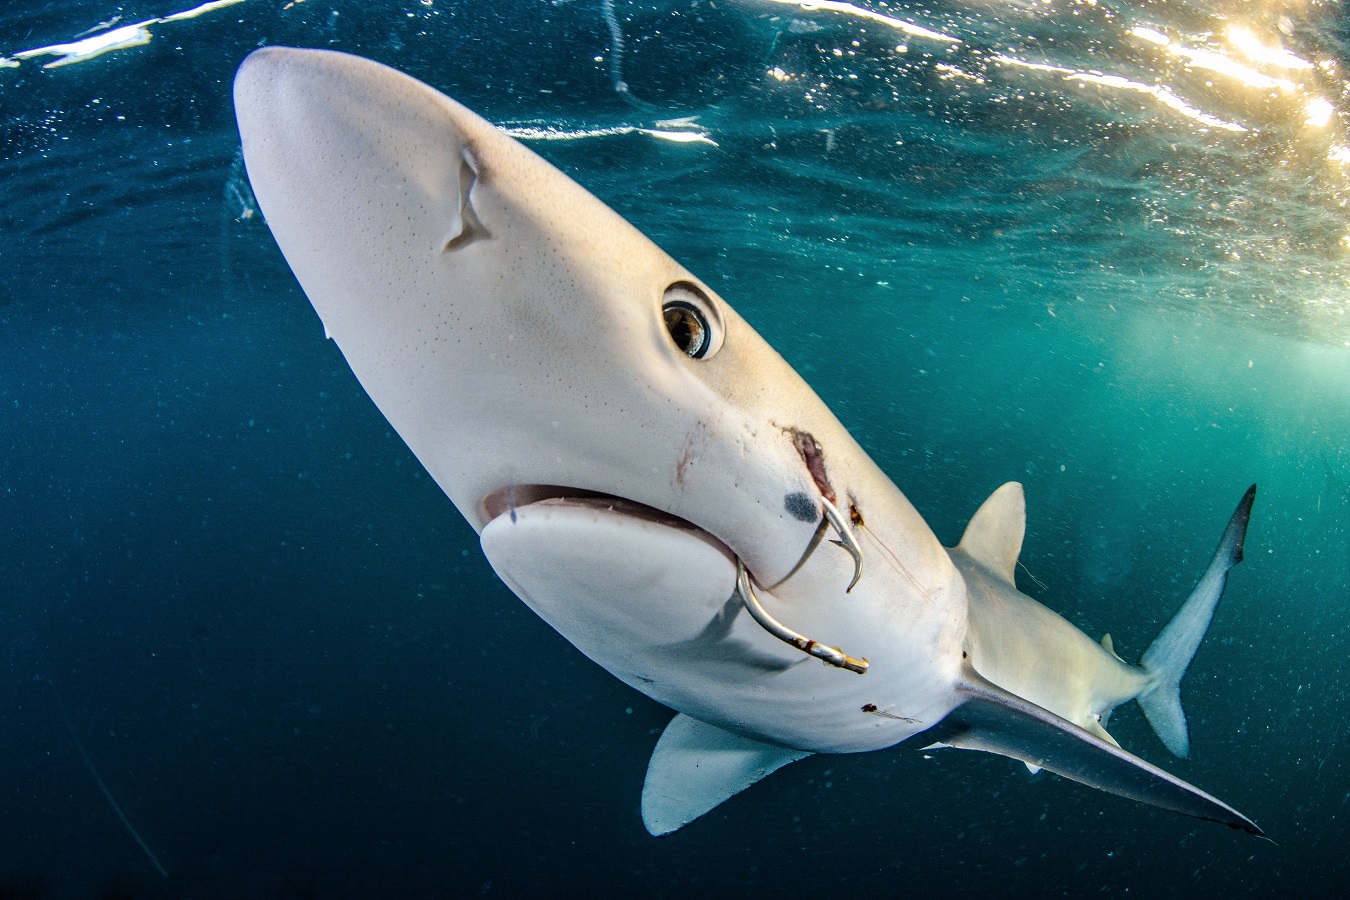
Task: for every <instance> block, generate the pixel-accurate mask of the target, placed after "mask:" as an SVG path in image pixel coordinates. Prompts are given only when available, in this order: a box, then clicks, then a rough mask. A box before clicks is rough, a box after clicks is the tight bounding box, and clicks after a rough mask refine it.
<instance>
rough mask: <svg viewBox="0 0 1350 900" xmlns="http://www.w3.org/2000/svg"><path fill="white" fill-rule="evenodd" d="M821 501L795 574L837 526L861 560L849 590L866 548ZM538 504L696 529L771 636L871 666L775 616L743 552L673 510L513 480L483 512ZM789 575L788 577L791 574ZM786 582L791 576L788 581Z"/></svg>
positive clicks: (840, 661) (857, 666)
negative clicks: (731, 569)
mask: <svg viewBox="0 0 1350 900" xmlns="http://www.w3.org/2000/svg"><path fill="white" fill-rule="evenodd" d="M820 502H821V505H822V508H823V516H822V519H821V527H820V529H819V530H817V532H816V534H815V536H814V538H813V539H812V540H811V541H810V543H809V544H808V545H807V546H806V549H805V550H804V552H803V553H802V557H801V560H800V561H799V562H798V563H797V565H796V566H794V567H793V570H792V572H794V573H795V572H796V571H797V570H798V569H800V568H801V567H802V565H804V564H805V562H806V560H807V559H808V558H809V557H810V556H811V554H812V553H814V552H815V550H816V548H817V547H818V546H819V545H820V543H821V538H822V537H823V535H824V534H825V532H826V529H827V528H828V527H830V526H833V527H834V528H835V529H837V530H838V532H839V534H840V539H839V540H837V541H834V542H833V543H836V544H839V545H840V546H842V547H844V548H845V549H846V550H848V551H849V552H850V553H852V554H853V555H854V559H855V561H856V563H857V569H856V571H855V574H854V579H853V582H852V583H851V584H850V585H849V590H852V589H853V586H854V585H856V584H857V582H858V576H859V575H860V574H861V571H862V558H861V551H860V549H859V548H858V544H857V540H856V538H854V536H853V534H852V533H851V531H850V530H849V529H848V526H847V523H846V522H845V521H844V519H843V517H842V516H841V515H840V513H839V511H838V510H837V509H836V508H835V506H834V504H833V503H832V502H831V500H830V499H829V498H827V497H826V496H824V495H823V494H822V496H821V498H820ZM535 504H552V505H565V506H569V507H573V508H589V509H591V510H594V511H596V512H607V513H612V514H616V515H619V516H628V517H632V518H635V519H639V520H642V521H645V522H650V523H654V524H656V525H660V526H664V527H667V528H674V529H678V530H682V531H690V532H694V533H697V534H698V535H699V536H700V537H702V538H703V539H704V540H706V541H708V542H709V543H710V544H713V545H714V546H716V547H718V548H720V549H721V550H722V551H723V552H724V553H725V554H726V555H727V556H728V557H729V558H731V559H733V560H735V563H736V588H735V592H734V593H735V596H737V597H738V598H739V599H740V601H741V603H742V604H743V605H744V606H745V608H746V611H748V612H749V613H750V615H751V617H752V618H754V620H755V621H756V622H757V623H759V625H760V627H762V628H763V629H764V630H765V631H767V632H768V633H769V634H771V635H773V636H774V637H775V638H777V639H778V640H780V641H782V642H783V643H785V644H789V645H791V646H793V647H796V648H797V649H798V650H800V651H802V652H803V653H806V654H808V655H810V656H814V657H816V658H817V659H819V660H821V661H823V662H825V663H827V664H829V665H832V666H836V667H838V668H841V669H847V670H849V671H851V672H856V673H857V674H859V675H862V674H865V673H866V672H867V668H868V662H867V659H866V658H865V657H862V658H856V657H853V656H849V655H848V654H847V653H845V652H844V651H843V649H842V648H839V647H832V646H829V645H826V644H822V643H820V642H819V641H816V640H813V639H812V638H809V637H807V636H806V635H804V634H801V633H799V632H797V631H794V630H793V629H792V628H789V627H788V626H786V625H784V624H783V623H782V622H780V621H778V620H777V619H776V618H774V617H773V616H772V615H771V614H770V613H769V611H768V610H766V609H765V608H764V605H763V604H762V603H761V602H760V600H759V597H758V596H757V595H756V593H755V589H754V585H753V579H752V578H751V575H750V572H749V570H747V569H746V567H745V563H744V562H743V561H742V560H741V557H740V554H738V553H736V552H735V550H733V549H732V548H731V547H729V546H727V545H726V544H725V543H724V542H722V541H720V540H719V539H718V538H716V537H715V536H714V535H712V534H711V533H710V532H708V531H707V530H706V529H703V528H701V527H699V526H698V525H696V524H695V523H693V522H690V521H689V520H688V519H682V518H680V517H679V516H676V515H674V514H672V513H668V512H665V511H664V510H661V509H657V508H656V507H652V506H647V505H646V504H643V503H639V502H637V501H636V500H629V499H627V498H625V497H618V496H615V495H613V494H606V493H603V492H600V491H590V490H585V489H582V488H568V487H563V486H561V485H551V484H513V485H507V486H505V487H501V488H498V489H497V490H495V491H493V492H492V493H490V494H488V495H487V496H486V497H484V498H483V511H484V513H485V514H486V518H487V520H488V522H489V523H491V522H495V521H497V520H498V519H501V518H503V517H505V516H510V517H511V521H512V522H515V521H516V519H517V516H518V511H519V510H521V509H523V508H525V507H531V506H534V505H535ZM791 574H792V573H789V576H788V577H791ZM784 580H786V579H784Z"/></svg>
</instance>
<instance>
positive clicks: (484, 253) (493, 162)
mask: <svg viewBox="0 0 1350 900" xmlns="http://www.w3.org/2000/svg"><path fill="white" fill-rule="evenodd" d="M235 105H236V110H237V115H238V119H239V125H240V132H241V135H242V137H243V144H244V158H245V162H246V165H247V167H248V173H249V178H250V181H251V183H252V186H253V190H254V193H255V195H256V196H257V198H258V202H259V205H260V207H261V209H262V211H263V213H264V215H265V216H266V218H267V221H268V224H269V226H270V227H271V229H272V232H273V234H274V235H275V236H276V238H277V242H278V244H279V245H280V246H281V249H282V252H283V253H284V254H285V256H286V259H287V262H288V263H289V264H290V266H291V268H292V269H293V271H294V272H295V274H296V277H297V278H298V279H299V281H300V283H301V285H302V286H303V287H304V289H305V292H306V294H307V295H308V296H309V298H310V300H311V302H312V303H313V304H314V307H315V309H316V310H317V311H318V313H319V316H320V318H322V319H323V323H324V327H325V329H326V330H327V333H328V334H329V335H330V336H331V337H332V338H333V339H334V340H335V341H337V343H338V346H339V347H340V348H341V349H342V352H343V354H344V355H345V356H346V358H347V360H348V362H349V363H350V364H351V366H352V370H353V371H354V372H355V373H356V375H357V377H358V378H359V379H360V381H361V384H362V386H363V387H364V388H365V389H366V392H367V393H368V394H370V396H371V398H372V399H373V400H374V401H375V403H376V405H377V406H379V408H380V411H381V412H383V413H384V415H385V416H386V418H388V419H389V421H390V423H391V424H392V425H393V426H394V428H395V429H396V430H397V431H398V433H399V434H400V435H401V436H402V437H403V439H404V440H405V441H406V442H407V444H408V446H409V448H411V449H412V451H413V453H414V454H416V455H417V458H418V459H419V460H420V461H421V462H422V464H423V465H424V466H425V467H426V469H427V471H428V472H429V473H430V474H431V476H432V477H433V478H434V479H435V480H436V482H437V483H438V484H439V485H440V486H441V488H442V489H443V490H444V491H445V493H446V494H447V495H448V496H449V497H450V499H451V500H452V501H453V502H454V504H455V506H456V507H458V509H459V510H460V512H461V513H463V515H464V516H465V518H466V519H468V520H469V522H470V523H471V524H473V526H474V527H475V528H476V529H478V530H479V531H480V532H481V531H482V530H483V528H484V526H485V525H487V524H488V522H489V521H490V520H491V519H492V518H493V517H494V515H495V513H493V512H489V510H488V509H487V507H486V504H487V498H489V497H492V496H494V495H497V496H501V494H500V493H499V492H500V491H502V490H503V489H508V488H511V486H512V485H562V486H565V487H566V488H569V489H573V491H572V492H573V493H575V492H576V491H577V490H586V491H598V492H602V493H604V494H609V495H614V496H618V497H623V498H627V499H629V500H633V501H637V502H639V503H641V504H644V505H646V506H649V507H653V508H655V509H658V510H661V511H663V512H666V513H669V514H671V515H672V516H675V517H678V518H680V519H683V520H686V521H688V522H691V523H693V524H694V525H695V526H697V528H698V529H700V530H702V531H704V532H706V533H707V534H709V535H710V536H711V537H713V538H714V539H715V540H717V541H718V542H720V543H721V544H723V545H724V546H726V547H727V548H729V551H730V553H731V554H732V555H734V556H735V557H738V558H740V559H741V560H744V562H745V564H746V566H747V568H748V569H749V571H750V572H751V573H752V574H753V575H754V577H755V579H756V582H757V583H758V584H760V585H775V584H777V583H778V582H780V581H781V580H782V579H783V578H784V577H785V576H787V575H788V574H789V573H790V572H792V571H793V569H794V567H796V566H797V565H798V563H799V561H800V560H801V559H802V557H803V554H804V553H805V551H806V549H807V547H808V546H809V545H810V543H811V541H812V538H813V536H814V535H815V532H816V528H817V520H818V517H816V518H813V519H812V520H811V521H805V522H804V521H801V520H800V519H798V518H796V517H795V516H793V515H792V514H791V513H790V512H789V511H788V510H787V509H786V508H785V498H786V497H788V496H789V495H793V494H798V495H802V494H804V495H807V496H809V497H811V498H817V497H819V496H820V491H819V489H818V488H817V486H816V484H815V482H814V480H813V478H812V475H811V473H810V472H809V471H808V469H807V466H806V464H805V463H804V461H803V458H802V455H801V453H800V452H799V451H798V449H797V446H796V442H795V438H794V432H800V433H808V434H810V435H812V436H813V437H814V438H815V440H816V441H817V442H818V443H819V445H820V446H821V447H822V448H823V451H824V455H823V458H824V463H825V469H826V473H827V476H828V479H829V484H830V485H831V486H832V488H833V489H834V491H835V492H836V494H837V496H838V497H839V498H841V500H840V502H841V503H844V502H845V499H844V498H855V502H856V503H857V505H858V508H859V510H860V511H861V513H862V515H863V516H864V517H865V519H866V522H867V529H866V530H865V531H864V532H863V535H864V536H863V537H862V538H861V540H862V541H863V543H864V552H865V553H866V554H867V555H868V557H869V568H868V573H867V575H866V577H865V578H864V579H863V581H862V583H861V584H859V585H858V586H857V587H856V588H855V589H854V590H853V592H852V593H851V594H845V593H844V589H845V587H846V586H847V585H848V581H849V577H850V571H851V561H850V559H849V557H848V556H847V554H845V553H844V552H843V551H841V550H839V549H837V548H835V547H833V546H831V545H830V544H828V543H824V544H822V545H821V546H820V548H818V550H817V551H816V552H813V553H811V554H810V557H809V559H808V562H807V564H806V565H804V566H802V568H801V569H800V570H799V571H797V573H796V574H795V575H793V576H792V578H791V579H790V580H789V581H788V582H787V583H784V584H781V585H778V586H777V587H775V588H774V589H773V591H772V593H769V592H765V593H764V594H763V596H762V599H763V601H764V603H765V606H766V607H767V608H769V610H770V611H771V612H775V611H776V610H778V609H780V608H781V607H782V606H783V605H786V604H794V608H793V611H792V612H791V613H786V612H785V613H782V615H783V617H784V618H785V619H787V620H788V621H789V623H790V624H791V627H793V628H796V629H798V630H802V631H804V632H805V633H807V634H808V635H809V636H811V637H813V638H815V639H817V640H820V641H822V642H824V643H827V644H830V645H839V646H842V647H844V648H846V649H849V648H850V645H852V646H853V647H857V648H858V649H857V651H856V652H857V653H859V654H862V655H865V656H868V657H869V660H870V662H871V666H872V670H871V671H870V672H869V673H868V675H867V677H866V678H859V677H857V676H856V675H854V674H852V673H849V672H844V671H841V670H837V669H830V668H827V667H825V666H823V665H821V664H820V663H818V662H816V661H814V660H811V659H809V658H807V657H805V656H803V655H802V654H800V653H799V652H797V651H795V650H792V649H791V648H789V647H786V646H785V645H783V644H782V643H780V642H779V641H777V640H776V639H774V638H773V637H771V636H770V635H768V634H767V633H765V632H764V631H763V630H762V629H759V628H758V626H753V625H751V624H749V623H748V622H747V621H745V620H748V618H749V617H748V616H739V617H738V619H737V622H738V625H737V628H738V629H740V630H742V631H744V638H745V641H746V642H747V643H748V644H749V645H750V646H749V647H747V657H748V658H759V657H763V658H767V659H771V660H778V661H780V662H783V663H784V664H790V665H788V667H787V670H786V673H784V672H778V671H770V672H769V673H767V674H766V675H765V676H764V677H765V679H766V681H768V682H772V684H769V683H766V684H758V685H754V686H750V687H747V686H745V685H744V684H741V683H740V682H739V679H732V684H733V685H737V686H738V688H739V689H738V690H734V691H732V690H727V679H726V677H725V675H724V674H721V673H718V672H717V671H716V670H715V669H713V670H710V669H709V668H708V667H706V666H696V665H691V664H690V663H689V662H688V661H686V662H685V664H683V665H680V664H678V662H677V663H676V664H673V665H671V666H669V667H667V668H668V669H670V670H672V671H669V672H667V671H665V670H663V675H662V677H663V679H669V678H673V679H675V680H676V684H675V685H674V691H675V693H677V694H678V695H681V696H687V695H701V696H704V697H707V698H710V699H711V701H712V702H709V703H707V704H705V705H704V706H703V708H702V709H701V712H702V713H703V715H705V716H708V717H709V718H710V719H711V720H712V721H713V722H714V723H720V724H725V725H727V726H730V727H733V728H735V729H736V730H738V731H741V732H743V733H749V734H753V735H755V736H758V737H761V738H764V739H767V740H770V741H773V742H777V743H782V744H786V745H789V746H793V747H798V748H801V749H807V750H813V751H828V752H847V751H860V750H873V749H879V748H882V747H888V746H891V745H893V744H895V743H897V742H898V741H901V740H904V739H905V738H907V737H909V736H910V735H912V734H914V733H915V732H916V731H917V730H920V729H921V728H922V727H924V724H921V723H926V724H932V723H933V722H936V721H937V720H939V719H941V718H942V716H943V715H945V714H946V712H947V711H948V710H950V709H951V708H952V706H953V705H955V703H956V702H958V701H957V698H956V696H955V694H954V685H955V683H956V681H957V679H958V676H959V669H960V662H961V654H962V641H963V639H964V631H965V618H966V609H965V586H964V583H963V582H962V580H961V577H960V575H959V574H958V573H957V571H956V568H955V566H954V565H953V564H952V563H951V560H950V559H949V557H948V556H947V553H946V550H945V549H944V548H943V547H942V545H941V544H940V543H939V542H938V540H937V538H936V537H935V536H934V535H933V534H932V532H931V531H930V530H929V528H928V526H927V524H926V523H925V522H924V521H923V519H922V517H920V516H919V514H918V512H917V511H915V509H914V508H913V506H912V505H911V504H910V503H909V501H908V500H907V499H906V498H905V497H904V496H903V495H902V494H901V493H900V491H899V490H898V489H897V488H896V487H895V485H894V484H893V483H892V482H891V481H890V479H889V478H887V477H886V476H885V474H883V473H882V472H881V471H880V469H878V468H877V467H876V465H875V464H874V463H873V462H872V460H871V459H870V458H869V457H868V456H867V455H866V453H864V452H863V450H862V449H861V448H860V447H858V445H857V443H856V442H854V440H853V439H852V437H851V436H849V434H848V432H847V431H845V430H844V428H843V426H842V425H841V424H840V423H839V422H838V420H837V419H835V417H834V416H833V414H831V413H830V411H829V410H828V409H827V408H826V407H825V405H824V404H823V403H822V402H821V401H820V399H819V398H818V397H817V396H816V395H815V393H814V392H813V391H811V389H810V388H809V387H808V386H807V385H806V383H805V382H803V381H802V380H801V378H800V377H799V376H798V375H797V374H796V372H795V371H793V370H792V368H791V367H790V366H788V365H787V363H786V362H784V361H783V359H782V358H781V357H780V356H779V355H778V354H777V353H776V352H774V350H773V349H772V348H771V347H769V345H768V344H767V343H766V342H765V341H764V340H763V339H762V338H760V337H759V336H758V335H757V334H756V333H755V332H754V331H753V330H752V329H751V328H750V326H749V325H747V324H746V323H745V322H744V321H743V320H742V319H741V318H740V317H739V316H737V315H736V313H735V312H734V311H733V310H732V309H731V308H730V307H729V306H727V305H726V304H725V303H723V302H722V301H721V300H720V299H719V298H717V296H716V294H715V293H714V292H713V291H712V290H710V289H709V288H708V287H707V286H706V285H704V284H703V283H702V282H701V281H699V280H698V279H697V278H695V277H694V276H693V275H692V274H690V273H689V272H688V271H686V270H685V269H684V268H683V267H681V266H680V265H679V264H678V263H676V262H675V261H674V260H672V259H671V258H670V257H669V256H667V255H666V254H665V253H664V252H662V251H661V250H660V249H659V248H658V247H656V245H654V244H653V243H651V241H649V240H648V239H647V238H646V237H644V236H642V235H641V234H640V233H638V232H637V231H636V230H635V229H634V228H633V227H632V226H631V225H629V224H628V223H627V222H626V221H624V220H623V219H622V218H621V217H620V216H618V215H617V214H615V213H614V212H613V211H611V210H610V209H609V208H608V207H606V206H604V204H602V203H600V201H598V200H596V199H595V198H594V197H593V196H592V195H591V194H589V193H588V192H586V191H585V190H583V189H582V188H580V187H579V186H577V185H576V184H575V183H574V182H572V181H571V180H570V179H568V178H566V177H565V176H563V175H562V174H561V173H559V172H558V171H557V170H556V169H554V168H553V167H552V166H550V165H548V164H547V163H546V162H544V161H543V160H541V159H540V158H539V157H537V156H536V155H535V154H533V153H532V152H530V151H529V150H527V149H525V148H524V147H523V146H521V145H520V144H519V143H517V142H516V141H514V140H512V139H511V138H509V137H507V136H505V135H504V134H502V133H501V132H500V131H499V130H498V129H496V128H495V127H493V126H492V125H490V124H489V123H487V122H485V121H484V120H482V119H481V118H479V117H478V116H477V115H475V114H474V113H472V112H470V111H469V110H467V109H465V108H463V107H461V106H459V105H458V104H456V103H454V101H452V100H450V99H448V98H446V97H445V96H443V95H441V94H439V93H437V92H435V91H433V90H432V89H431V88H429V87H427V86H426V85H423V84H421V83H420V82H417V81H415V80H413V79H411V78H409V77H408V76H406V75H402V74H400V73H398V72H395V71H394V70H392V69H388V68H385V67H383V66H380V65H377V64H375V63H372V62H369V61H367V60H363V59H359V58H356V57H352V56H347V55H344V54H338V53H332V52H326V51H301V50H290V49H284V48H266V49H264V50H260V51H258V52H255V53H254V54H252V55H251V56H250V57H249V58H248V59H247V60H246V61H245V63H244V64H243V65H242V66H241V68H240V71H239V74H238V76H237V78H236V81H235ZM469 183H471V184H472V188H471V190H470V191H469V200H470V203H471V209H472V214H471V216H465V215H464V214H463V213H462V207H463V206H464V205H465V204H464V203H463V202H462V200H461V191H462V188H463V187H464V186H466V185H467V184H469ZM466 218H471V219H472V220H473V221H471V222H470V223H469V226H468V227H469V228H470V230H471V231H472V232H474V233H473V234H471V235H470V239H469V240H461V242H460V243H459V244H457V245H456V246H454V247H453V248H452V249H448V250H447V249H445V245H446V243H447V235H455V234H459V233H460V231H461V230H462V229H463V228H464V227H465V226H464V225H463V224H462V223H463V220H464V219H466ZM678 282H685V283H690V284H694V285H697V286H698V287H699V288H701V289H702V291H703V292H704V293H705V294H706V295H707V296H708V297H710V298H712V301H713V303H714V304H716V309H717V313H718V315H719V317H720V319H721V321H722V325H723V330H724V333H725V336H724V338H723V341H722V347H721V349H720V350H719V351H718V352H717V353H715V354H713V355H711V356H710V357H709V358H706V359H702V360H696V359H691V358H689V357H688V356H686V355H685V354H683V353H681V352H680V351H679V350H678V348H676V347H675V346H674V345H673V343H672V342H671V340H670V337H669V336H668V334H667V333H666V329H665V326H664V323H663V320H662V317H661V304H662V297H663V292H664V291H665V289H666V288H667V286H669V285H671V284H673V283H678ZM526 493H527V492H526V491H524V490H522V491H521V496H522V497H524V495H525V494H526ZM812 502H813V503H814V499H813V501H812ZM723 574H725V573H723ZM730 593H731V592H730V590H729V589H727V590H726V591H725V592H724V593H723V598H724V599H725V598H726V597H729V596H730ZM576 602H584V601H582V600H578V601H576ZM797 604H800V605H801V606H802V608H800V609H798V608H797ZM650 606H651V607H652V609H651V615H653V616H658V617H659V616H661V615H663V614H665V612H666V610H664V609H663V608H662V605H661V604H650ZM609 615H610V611H609V610H608V609H606V608H605V607H604V605H603V604H598V605H597V607H596V608H594V609H592V610H591V616H592V617H596V618H604V617H607V616H609ZM688 625H689V623H688V622H685V621H683V620H681V621H679V622H672V623H670V629H669V633H670V634H671V636H672V640H674V641H678V640H680V639H681V637H684V638H693V637H694V636H695V634H689V633H685V632H686V631H687V627H688ZM706 625H707V621H706V620H705V621H703V622H702V623H700V626H701V627H702V626H706ZM681 629H684V630H683V631H682V630H681ZM568 637H572V635H568ZM585 649H587V651H588V652H589V653H590V655H591V656H592V658H594V659H596V661H597V662H599V663H600V664H601V665H605V666H606V667H607V668H609V667H610V666H609V664H608V663H607V661H606V659H605V658H604V654H605V652H606V648H605V647H594V648H585ZM649 677H651V676H649ZM635 686H637V687H639V689H641V690H644V691H645V692H646V693H648V694H650V695H653V696H655V697H657V699H668V698H667V697H666V696H664V695H663V694H662V693H661V692H659V691H654V690H653V688H652V686H651V685H645V686H644V685H643V683H642V682H638V683H637V684H635ZM743 691H748V692H749V693H752V694H755V695H756V696H758V698H759V702H758V703H757V704H755V705H753V706H746V705H745V703H744V702H743V700H744V696H743ZM719 695H720V696H723V697H725V700H724V701H723V702H717V698H718V697H719ZM816 698H819V700H817V699H816ZM867 703H873V704H876V705H877V706H878V707H879V708H881V709H888V708H893V707H900V708H903V710H904V712H903V715H904V716H905V717H906V718H909V719H913V720H915V721H913V722H907V721H904V720H902V719H888V718H885V717H877V716H868V715H864V714H861V713H860V709H861V707H862V706H863V705H864V704H867ZM714 709H717V710H720V714H715V713H714Z"/></svg>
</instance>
